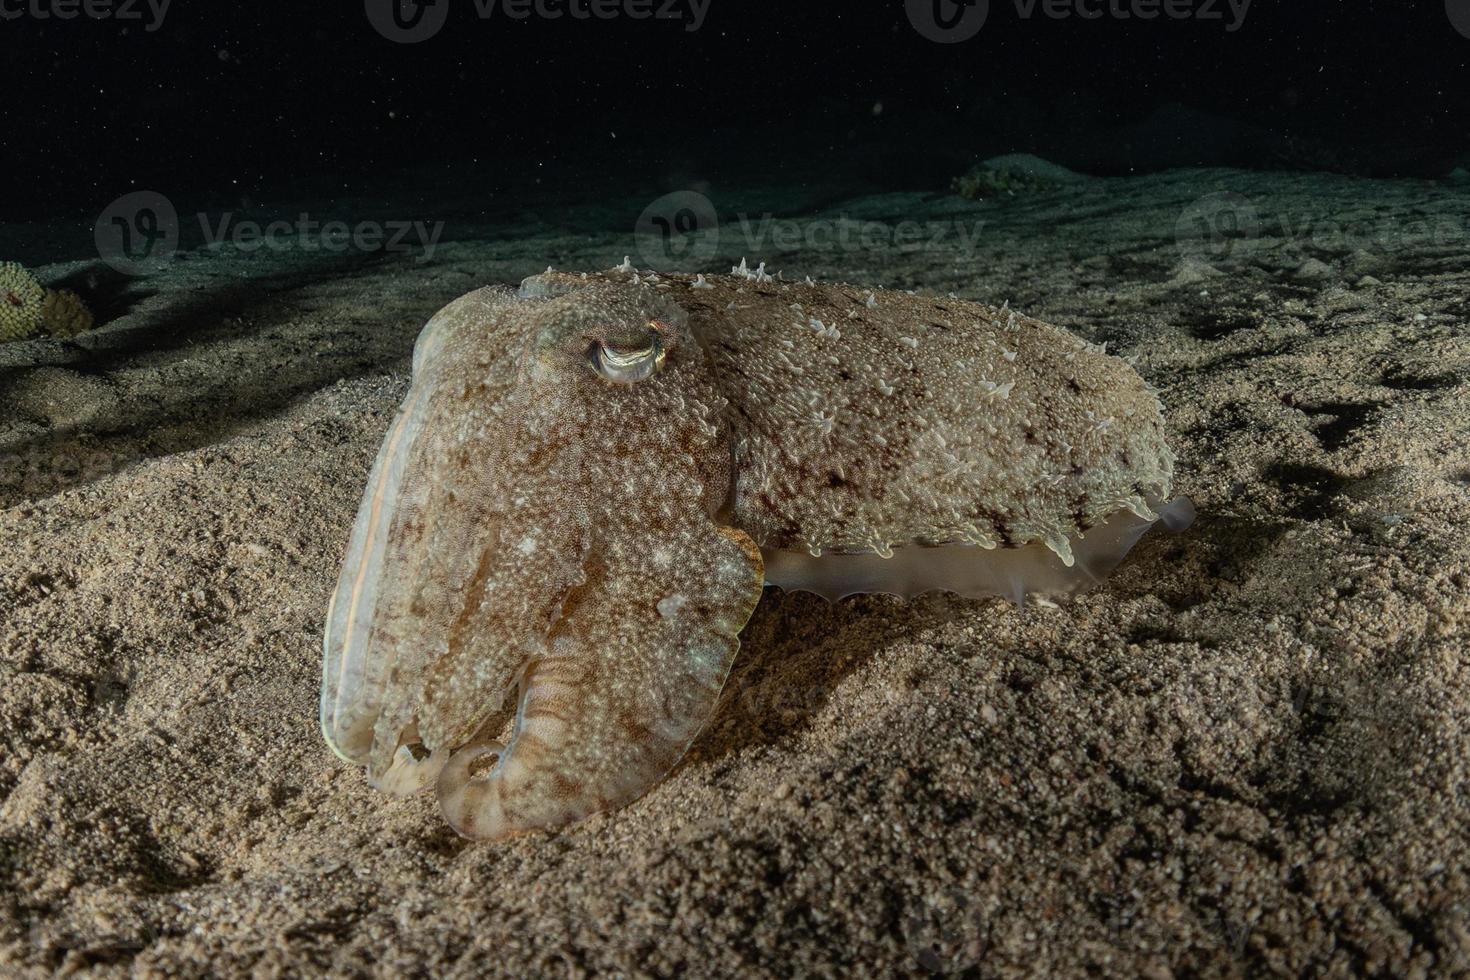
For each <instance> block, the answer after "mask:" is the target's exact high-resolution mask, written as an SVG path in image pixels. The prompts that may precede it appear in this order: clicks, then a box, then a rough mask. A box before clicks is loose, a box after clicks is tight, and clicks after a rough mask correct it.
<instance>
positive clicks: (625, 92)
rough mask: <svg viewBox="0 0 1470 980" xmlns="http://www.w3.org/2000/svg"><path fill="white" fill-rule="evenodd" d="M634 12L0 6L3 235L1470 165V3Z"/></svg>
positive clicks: (838, 5) (895, 3)
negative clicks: (210, 212)
mask: <svg viewBox="0 0 1470 980" xmlns="http://www.w3.org/2000/svg"><path fill="white" fill-rule="evenodd" d="M92 2H95V3H99V4H101V3H102V0H92ZM155 2H156V0H155ZM389 2H390V0H384V2H383V3H382V4H378V6H385V5H387V4H388V3H389ZM400 2H402V0H400ZM578 2H581V3H584V4H585V3H590V2H591V0H543V3H545V4H548V5H549V7H545V8H543V9H547V10H553V11H555V10H560V11H562V12H563V13H564V14H565V13H566V12H567V11H568V9H569V5H570V4H573V3H578ZM639 2H644V0H629V2H628V3H623V4H611V5H610V7H609V8H608V9H610V10H612V11H613V12H614V14H615V16H612V17H610V18H591V19H575V18H573V17H571V16H565V15H564V16H562V17H560V18H554V19H553V18H550V17H547V16H544V15H543V14H542V13H538V12H537V10H536V9H535V7H533V6H531V5H529V4H527V6H528V7H530V10H529V12H528V15H527V16H525V17H523V18H520V19H517V18H513V17H510V16H508V15H507V12H506V8H505V7H504V6H501V7H500V8H499V9H497V10H496V11H495V13H494V14H493V15H492V16H491V17H490V18H488V19H482V18H481V17H480V16H479V13H478V10H477V5H476V3H474V2H473V0H437V3H438V4H440V5H443V10H444V11H445V23H444V26H443V28H442V29H441V30H439V31H438V33H437V34H435V35H434V36H433V37H431V38H429V39H428V40H424V41H422V42H420V43H398V42H397V41H394V40H389V39H387V38H385V37H384V36H382V34H381V33H380V32H379V31H378V30H376V29H375V28H374V26H373V23H372V22H371V17H370V14H369V8H371V7H372V6H374V4H373V3H372V0H369V3H368V4H367V5H366V6H365V5H364V2H363V0H343V2H334V3H302V2H294V3H284V2H248V3H247V2H240V3H226V2H216V0H174V2H173V3H171V4H170V5H169V6H168V9H167V12H166V14H165V15H164V16H163V17H162V18H161V19H160V18H158V17H157V16H156V15H155V14H154V13H153V11H151V10H150V9H149V8H148V7H147V5H146V4H145V3H143V2H141V0H140V2H139V3H138V4H137V5H136V6H135V7H132V8H131V9H128V8H126V7H123V6H118V5H121V4H131V0H116V4H114V5H113V6H112V8H111V10H110V12H109V14H108V16H107V17H105V18H89V17H87V16H85V14H82V15H80V16H76V17H74V18H72V19H62V18H61V17H60V16H58V14H59V13H60V12H63V11H65V10H67V8H68V6H69V5H70V6H72V7H76V8H80V7H81V5H82V0H0V78H3V79H4V83H5V93H6V94H5V96H4V98H3V99H0V159H3V165H4V175H5V177H6V179H5V180H4V182H3V187H4V190H3V192H0V221H4V220H20V219H32V220H33V219H37V218H43V217H47V216H51V215H62V214H70V213H77V214H85V213H88V212H90V213H91V214H94V215H95V214H96V213H97V211H98V210H99V209H100V208H101V207H102V206H104V205H105V204H106V203H107V202H108V201H111V200H113V199H115V198H116V197H118V196H119V195H121V194H124V193H127V192H128V191H130V190H136V189H140V188H149V189H153V190H156V191H159V192H161V193H165V194H168V195H170V196H176V195H182V196H185V197H188V198H190V199H192V200H197V201H201V202H203V203H206V204H212V205H214V206H235V205H237V204H238V203H240V202H247V203H248V202H257V201H260V200H262V199H272V198H301V197H303V196H316V197H317V198H319V199H322V198H325V199H329V200H330V199H333V198H338V197H347V196H351V195H354V194H358V193H372V192H375V191H379V190H381V189H382V188H383V187H385V186H390V185H391V186H394V187H396V188H398V189H399V191H400V192H408V193H412V194H417V195H419V196H420V197H422V198H423V199H425V200H426V201H428V202H430V203H432V201H433V200H434V199H435V198H436V197H438V196H444V195H450V194H454V195H458V196H463V195H464V194H465V193H467V192H473V191H475V190H478V189H483V190H485V191H486V192H487V193H488V192H493V191H501V192H504V191H514V190H515V189H517V188H530V187H536V186H541V187H548V186H550V187H559V188H566V189H571V190H577V191H580V192H584V193H588V194H596V193H598V192H599V191H600V190H601V189H604V188H613V187H627V186H629V185H635V184H636V185H640V186H641V185H646V186H648V187H650V188H662V189H664V190H670V189H678V188H681V187H686V186H687V187H699V186H701V185H702V184H705V183H708V182H711V181H724V182H729V181H732V180H757V181H760V182H782V181H789V182H793V183H799V182H803V181H811V180H819V179H830V178H832V177H834V176H837V177H842V178H851V179H853V180H859V181H863V182H866V183H869V184H871V185H874V186H877V187H905V188H915V187H933V188H935V189H943V188H945V187H947V186H948V182H949V180H950V179H951V178H952V177H954V176H955V175H956V174H957V173H959V172H962V171H963V170H964V169H965V168H966V167H967V166H968V165H969V164H970V163H972V162H973V161H975V160H977V159H980V158H983V157H985V156H989V155H993V154H997V153H1004V152H1011V151H1026V152H1034V153H1038V154H1040V155H1043V156H1045V157H1048V158H1049V159H1053V160H1056V161H1057V162H1060V163H1064V164H1066V165H1068V166H1071V167H1073V168H1076V169H1079V170H1083V171H1086V172H1090V173H1095V174H1122V173H1130V172H1147V171H1154V170H1159V169H1165V168H1172V167H1181V166H1236V167H1249V168H1269V169H1300V170H1314V171H1329V172H1340V173H1354V174H1367V175H1380V176H1412V177H1441V176H1443V175H1445V174H1447V173H1448V172H1449V171H1450V170H1451V169H1452V168H1453V167H1455V166H1456V165H1466V164H1470V0H1449V2H1448V4H1446V2H1445V0H1422V2H1414V3H1411V2H1398V3H1390V2H1385V0H1353V2H1335V0H1290V2H1286V0H1256V2H1254V3H1251V4H1250V5H1249V8H1248V10H1247V11H1246V12H1245V14H1244V17H1243V18H1241V17H1238V16H1237V14H1236V12H1235V11H1233V10H1232V9H1231V7H1230V5H1229V4H1228V2H1227V0H1170V2H1169V4H1165V3H1164V0H1082V11H1083V12H1089V13H1095V14H1098V15H1097V16H1095V17H1090V18H1089V17H1085V16H1082V14H1081V13H1079V12H1078V11H1077V10H1076V9H1073V10H1072V12H1071V14H1070V15H1069V16H1067V17H1065V18H1059V17H1057V16H1054V15H1053V14H1049V13H1047V12H1046V8H1045V5H1044V4H1042V5H1039V6H1037V7H1036V8H1035V9H1033V10H1031V11H1030V13H1029V16H1028V15H1027V14H1026V13H1025V11H1024V8H1025V7H1026V6H1027V0H991V2H990V3H989V5H988V16H987V18H986V20H985V22H984V25H983V27H981V28H980V29H979V31H978V33H976V34H975V35H974V37H972V38H971V39H969V40H966V41H963V42H960V43H938V42H936V41H935V40H932V39H931V38H930V37H929V36H926V34H931V35H932V34H933V31H926V30H925V29H924V26H923V25H924V18H925V17H928V18H929V19H930V20H931V21H933V19H934V17H935V16H936V14H935V13H934V11H933V10H932V9H931V10H930V11H929V12H928V13H925V12H924V11H925V7H926V4H927V6H928V7H929V8H932V7H933V3H934V0H924V2H922V3H918V4H917V5H916V6H914V7H906V4H905V2H904V0H842V2H839V0H707V5H706V0H700V6H703V7H705V9H704V10H703V12H702V18H701V17H700V16H699V15H698V14H697V13H696V12H695V11H694V10H693V9H691V0H684V2H680V3H674V4H673V5H672V6H671V7H670V10H671V11H672V12H676V13H678V15H679V17H678V19H659V18H656V17H655V18H651V19H641V18H637V17H636V16H635V14H636V13H638V12H640V9H639V7H638V3H639ZM646 2H651V3H652V4H653V6H654V9H655V11H657V8H658V7H661V6H664V5H665V4H666V3H668V2H669V0H646ZM939 2H940V7H939V9H938V14H937V16H938V17H939V18H941V19H942V18H944V17H947V16H951V15H952V16H956V17H959V16H961V15H965V14H966V13H967V10H966V8H959V7H956V6H955V5H953V4H951V3H950V0H939ZM1053 2H1054V3H1055V0H1053ZM1038 3H1039V4H1040V3H1041V0H1038ZM410 6H412V5H410ZM1063 6H1068V7H1075V5H1069V4H1064V5H1063ZM1166 7H1167V8H1168V9H1170V10H1173V12H1174V14H1175V16H1170V14H1169V13H1168V11H1167V10H1166V9H1164V8H1166ZM1155 8H1157V9H1158V10H1159V12H1158V15H1157V16H1155V17H1154V18H1152V19H1141V18H1140V17H1138V16H1135V15H1134V14H1136V13H1140V12H1141V13H1147V12H1148V11H1149V10H1150V9H1155ZM98 9H99V10H107V9H108V7H107V5H105V4H104V5H103V6H102V7H100V8H98ZM1055 9H1056V8H1053V10H1055ZM1120 11H1121V12H1120ZM1181 12H1183V13H1187V14H1189V16H1187V17H1180V16H1178V15H1179V14H1180V13H1181ZM400 13H401V14H407V15H408V21H412V19H413V17H414V16H429V17H432V16H435V12H434V10H433V9H432V8H430V9H428V10H426V11H414V10H406V11H400ZM1123 13H1128V14H1129V16H1126V17H1125V16H1123ZM916 18H917V22H916ZM405 22H407V21H405ZM420 23H423V21H420ZM916 23H917V26H916ZM936 23H937V22H936ZM1457 25H1458V26H1457Z"/></svg>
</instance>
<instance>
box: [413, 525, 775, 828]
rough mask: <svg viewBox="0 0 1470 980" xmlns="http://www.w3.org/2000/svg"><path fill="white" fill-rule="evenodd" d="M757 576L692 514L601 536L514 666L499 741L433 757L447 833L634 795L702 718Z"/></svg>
mask: <svg viewBox="0 0 1470 980" xmlns="http://www.w3.org/2000/svg"><path fill="white" fill-rule="evenodd" d="M664 516H665V517H667V516H668V515H667V513H665V515H664ZM763 579H764V568H763V565H762V562H761V554H760V549H759V548H758V547H756V545H755V543H754V542H753V541H752V540H751V539H750V538H749V537H748V536H746V535H745V534H744V533H743V532H741V531H738V530H735V529H733V528H729V527H722V526H718V525H717V524H715V523H714V522H713V521H711V520H710V519H709V518H707V517H704V516H703V515H700V516H699V517H698V518H696V519H694V520H692V521H689V522H688V526H684V527H680V528H677V529H670V528H667V527H665V528H663V529H662V533H661V534H658V535H655V534H648V535H647V536H639V535H635V534H619V533H611V532H610V533H608V535H607V539H606V540H604V541H601V542H599V546H598V547H595V548H594V549H593V550H592V551H591V553H590V554H589V555H588V558H587V568H586V581H585V583H584V584H583V586H582V587H581V588H580V589H578V590H577V591H576V593H575V594H573V595H572V596H569V597H568V599H567V602H566V604H565V606H564V608H563V610H562V616H561V618H560V619H559V620H558V621H557V622H556V624H555V625H554V626H553V627H552V629H551V632H550V634H549V636H548V637H547V642H546V643H545V645H544V648H543V650H542V651H541V652H538V653H536V654H533V655H532V656H531V657H530V658H529V659H528V660H527V662H526V664H525V667H524V669H523V671H522V673H521V681H520V695H519V697H520V700H519V705H518V708H517V711H516V715H515V720H514V724H513V728H512V734H511V737H510V739H509V741H508V742H507V743H506V744H504V745H502V744H499V743H497V742H491V741H479V742H476V743H473V744H470V745H468V746H465V747H463V748H460V749H459V750H458V751H456V752H454V753H453V754H452V755H451V756H450V757H449V758H448V760H447V761H446V762H445V763H444V767H443V769H442V770H441V771H440V773H439V776H438V784H437V786H438V796H439V803H440V806H441V807H442V808H443V811H444V815H445V816H446V817H447V818H448V820H449V822H450V823H451V824H452V825H453V826H454V828H455V830H457V831H459V833H460V834H462V835H464V836H465V837H470V838H476V839H487V840H493V839H497V838H503V837H508V836H511V835H513V834H517V833H523V832H526V831H531V830H537V829H542V828H551V827H558V826H561V825H564V824H567V823H571V822H573V821H576V820H580V819H581V818H583V817H586V816H587V815H589V814H591V813H595V812H598V811H601V810H609V809H613V808H616V807H620V806H623V805H625V804H627V803H630V802H632V801H633V800H635V799H637V798H638V797H640V796H642V795H643V794H644V793H645V792H646V791H647V790H648V789H649V788H650V787H651V786H653V785H654V784H655V783H656V782H658V780H659V779H661V778H662V777H663V776H664V775H665V774H666V773H668V771H669V770H670V769H672V768H673V767H674V765H675V764H676V763H677V762H678V761H679V759H680V758H681V757H682V756H683V755H684V753H685V751H686V750H687V749H688V748H689V745H690V743H691V742H692V741H693V740H694V738H695V736H696V735H697V734H698V733H699V731H700V729H701V728H703V727H704V725H705V723H706V722H707V721H708V719H709V717H710V715H711V714H712V713H713V711H714V708H715V704H716V702H717V701H718V699H719V696H720V690H721V688H722V687H723V686H724V683H725V678H726V676H727V675H728V673H729V670H730V664H731V662H732V661H733V660H734V658H735V653H736V651H737V650H738V649H739V645H740V643H739V639H738V634H739V632H740V629H741V628H742V627H743V626H744V625H745V622H746V620H748V619H749V618H750V614H751V612H752V611H753V610H754V608H755V605H756V603H757V601H758V600H759V599H760V594H761V586H762V582H763Z"/></svg>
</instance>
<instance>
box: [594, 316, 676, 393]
mask: <svg viewBox="0 0 1470 980" xmlns="http://www.w3.org/2000/svg"><path fill="white" fill-rule="evenodd" d="M664 354H665V351H664V342H663V337H662V336H661V335H660V332H659V330H658V328H657V327H656V326H655V325H654V324H649V334H648V339H647V341H646V342H645V343H643V344H640V345H638V346H636V347H634V348H632V349H627V348H623V347H619V346H617V345H614V344H613V343H611V342H609V341H605V340H598V341H594V342H593V344H592V348H591V350H589V351H588V356H589V358H590V359H591V361H592V367H593V368H594V369H595V370H596V371H597V373H598V374H600V375H602V376H603V377H604V378H606V379H607V380H608V381H611V382H612V383H613V384H620V385H635V384H637V383H638V382H640V381H646V380H648V379H649V378H651V377H653V375H654V374H656V373H657V372H658V371H659V370H660V369H662V368H663V366H664Z"/></svg>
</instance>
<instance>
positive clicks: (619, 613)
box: [322, 290, 764, 839]
mask: <svg viewBox="0 0 1470 980" xmlns="http://www.w3.org/2000/svg"><path fill="white" fill-rule="evenodd" d="M677 313H678V311H677V310H671V309H669V308H667V307H666V305H665V304H664V303H663V302H662V301H661V300H660V298H659V297H658V296H657V294H655V293H653V292H652V291H639V290H632V291H630V290H616V291H611V292H608V293H600V292H597V291H595V290H594V291H578V293H577V294H576V295H568V296H549V297H532V298H521V299H519V300H518V299H516V298H514V297H513V296H510V295H508V294H502V293H490V292H482V293H479V294H472V295H471V296H469V297H466V298H464V299H463V300H461V301H459V302H457V303H456V304H453V305H452V306H451V307H449V308H447V309H446V310H445V311H443V312H442V313H441V314H440V315H439V316H438V317H436V318H435V321H434V322H432V323H431V324H430V327H429V328H428V329H426V331H425V336H424V338H423V339H422V340H421V342H420V350H419V354H418V356H416V358H415V374H414V383H413V386H412V388H411V390H410V392H409V395H408V397H407V400H406V403H405V409H404V412H403V414H402V415H401V417H400V423H399V424H398V425H395V427H394V430H393V432H391V433H390V435H389V438H388V440H387V441H386V442H385V444H384V447H383V450H382V453H381V454H380V457H379V462H378V465H377V468H376V469H375V472H374V476H373V478H372V479H371V480H370V483H369V488H368V494H367V496H366V497H365V499H364V502H363V507H362V509H361V510H360V511H359V516H358V527H357V528H356V529H355V531H354V534H353V538H352V543H351V545H350V547H349V555H348V560H347V562H346V564H345V566H344V569H343V573H342V578H341V584H340V585H339V587H338V592H337V595H336V598H335V599H334V602H333V607H332V611H331V614H330V616H329V625H328V633H327V640H326V646H327V656H326V674H325V678H324V685H323V702H322V703H323V714H322V718H323V728H324V730H325V732H326V735H327V739H328V742H329V743H331V744H332V746H333V748H334V749H336V750H337V752H338V754H339V755H341V756H343V757H344V758H346V759H348V760H349V761H352V762H355V763H358V764H360V765H364V766H366V767H367V769H368V774H369V778H370V780H371V781H372V782H373V784H374V785H375V786H377V787H378V788H380V789H383V790H387V791H389V792H395V793H405V794H406V793H412V792H416V791H419V790H424V789H429V788H433V789H435V791H436V792H437V795H438V798H439V802H440V804H441V807H442V809H443V811H444V814H445V816H446V817H447V818H448V820H449V821H450V823H451V824H452V825H453V826H454V828H455V829H456V830H458V831H459V832H460V833H461V834H463V835H465V836H467V837H473V838H481V839H496V838H502V837H506V836H510V835H512V834H517V833H522V832H526V831H531V830H536V829H542V828H550V827H557V826H561V825H564V824H567V823H571V822H573V821H576V820H578V819H581V818H583V817H585V816H587V815H589V814H591V813H594V812H597V811H599V810H605V809H612V808H616V807H619V806H622V805H624V804H627V803H629V802H631V801H632V800H634V799H636V798H637V797H639V796H641V795H642V794H643V793H644V792H646V791H647V790H648V789H649V788H650V787H651V786H653V785H654V784H655V783H657V782H658V780H659V779H660V778H662V777H663V776H664V775H665V774H666V773H667V772H668V771H669V770H670V769H672V768H673V767H674V765H675V764H676V763H677V762H678V760H679V759H680V758H681V757H682V756H683V754H684V753H685V751H686V750H687V749H688V747H689V745H690V743H691V742H692V741H693V739H694V737H695V736H696V735H697V734H698V732H699V730H700V729H701V728H702V727H703V726H704V724H705V722H706V721H707V720H708V718H709V717H710V715H711V713H712V712H713V710H714V707H715V704H716V702H717V700H718V697H719V693H720V690H721V688H722V687H723V685H724V682H725V678H726V676H727V674H728V672H729V669H730V664H731V662H732V661H733V659H734V656H735V653H736V650H737V649H738V640H737V636H738V633H739V631H740V629H741V627H742V626H743V625H744V624H745V622H746V620H747V619H748V618H749V616H750V614H751V612H752V611H753V609H754V608H755V605H756V603H757V602H758V601H759V598H760V593H761V588H762V583H763V579H764V568H763V564H762V560H761V555H760V551H759V549H758V548H757V547H756V545H755V543H754V542H753V541H752V540H751V539H750V538H749V537H747V536H746V535H745V534H744V533H743V532H741V531H738V530H735V529H734V528H731V527H728V526H724V525H723V524H722V523H721V521H720V520H719V519H718V518H717V517H716V516H715V515H716V514H717V513H718V512H719V511H720V509H721V507H722V506H723V504H724V503H725V501H726V499H727V497H728V494H729V488H730V486H731V472H730V466H731V462H730V460H731V449H730V434H729V432H728V431H727V430H726V427H725V424H724V421H723V412H724V409H725V407H726V405H725V403H724V401H723V399H722V398H720V397H719V396H718V395H717V394H716V387H715V386H714V385H713V384H712V383H711V382H710V379H709V376H708V370H709V369H708V365H707V363H706V361H705V358H704V354H703V352H702V350H701V349H700V347H699V346H698V345H697V344H696V343H694V342H693V340H692V338H690V337H689V336H688V335H687V333H685V332H684V328H683V324H682V321H681V320H680V319H679V317H678V315H677ZM510 709H513V710H510ZM507 722H508V723H509V726H510V732H509V735H508V737H505V739H504V742H503V743H502V742H501V741H499V739H500V738H501V736H502V729H503V728H504V727H505V726H506V724H507Z"/></svg>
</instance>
